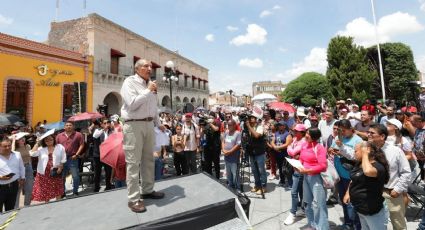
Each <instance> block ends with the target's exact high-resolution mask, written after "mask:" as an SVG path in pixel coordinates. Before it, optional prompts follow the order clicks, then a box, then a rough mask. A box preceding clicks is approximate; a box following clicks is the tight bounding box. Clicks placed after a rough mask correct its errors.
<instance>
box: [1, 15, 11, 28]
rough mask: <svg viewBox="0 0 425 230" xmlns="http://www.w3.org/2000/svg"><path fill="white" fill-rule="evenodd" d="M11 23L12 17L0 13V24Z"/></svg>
mask: <svg viewBox="0 0 425 230" xmlns="http://www.w3.org/2000/svg"><path fill="white" fill-rule="evenodd" d="M12 23H13V18H8V17H6V16H3V15H1V14H0V26H8V25H10V24H12Z"/></svg>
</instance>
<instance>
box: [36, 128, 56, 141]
mask: <svg viewBox="0 0 425 230" xmlns="http://www.w3.org/2000/svg"><path fill="white" fill-rule="evenodd" d="M54 133H55V129H51V130H49V131H47V132H45V133H44V134H43V135H42V136H41V137H40V138H39V140H40V141H41V140H43V139H44V138H46V137H48V136H51V135H53V134H54Z"/></svg>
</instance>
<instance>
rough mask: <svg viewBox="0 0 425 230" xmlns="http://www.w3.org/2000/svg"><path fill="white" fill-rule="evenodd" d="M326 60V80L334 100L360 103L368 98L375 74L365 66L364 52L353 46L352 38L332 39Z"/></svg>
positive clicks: (361, 48)
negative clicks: (349, 99)
mask: <svg viewBox="0 0 425 230" xmlns="http://www.w3.org/2000/svg"><path fill="white" fill-rule="evenodd" d="M327 60H328V69H327V71H326V78H327V80H328V82H329V84H330V85H331V92H332V95H333V96H334V97H335V98H337V99H346V98H352V99H353V100H354V101H355V102H357V103H361V102H363V101H364V100H365V99H366V98H368V97H370V92H371V84H372V81H373V80H374V79H375V78H376V72H375V71H373V70H371V69H370V68H369V66H368V64H367V57H366V50H365V49H364V48H363V47H361V46H357V45H355V44H354V42H353V38H352V37H341V36H337V37H335V38H332V39H331V41H330V42H329V46H328V50H327Z"/></svg>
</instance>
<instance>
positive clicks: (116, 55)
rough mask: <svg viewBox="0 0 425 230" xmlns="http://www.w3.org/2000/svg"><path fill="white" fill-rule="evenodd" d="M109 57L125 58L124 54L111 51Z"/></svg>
mask: <svg viewBox="0 0 425 230" xmlns="http://www.w3.org/2000/svg"><path fill="white" fill-rule="evenodd" d="M111 56H112V57H125V54H124V53H122V52H121V51H119V50H116V49H111Z"/></svg>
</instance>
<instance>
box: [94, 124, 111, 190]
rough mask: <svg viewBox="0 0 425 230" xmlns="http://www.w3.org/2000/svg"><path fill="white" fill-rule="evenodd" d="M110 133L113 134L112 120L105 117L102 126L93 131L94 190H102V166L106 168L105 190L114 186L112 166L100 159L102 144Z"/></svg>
mask: <svg viewBox="0 0 425 230" xmlns="http://www.w3.org/2000/svg"><path fill="white" fill-rule="evenodd" d="M110 134H112V127H111V121H110V120H108V119H107V118H104V119H103V120H102V123H101V124H100V128H98V129H96V130H95V131H94V133H93V163H94V192H99V190H100V179H101V173H102V167H103V168H104V169H105V184H106V188H105V191H106V190H109V189H112V188H113V185H112V183H111V176H112V167H111V166H109V165H107V164H105V163H103V162H101V161H100V145H101V144H102V143H103V142H104V141H105V140H106V139H107V138H108V136H109V135H110Z"/></svg>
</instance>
